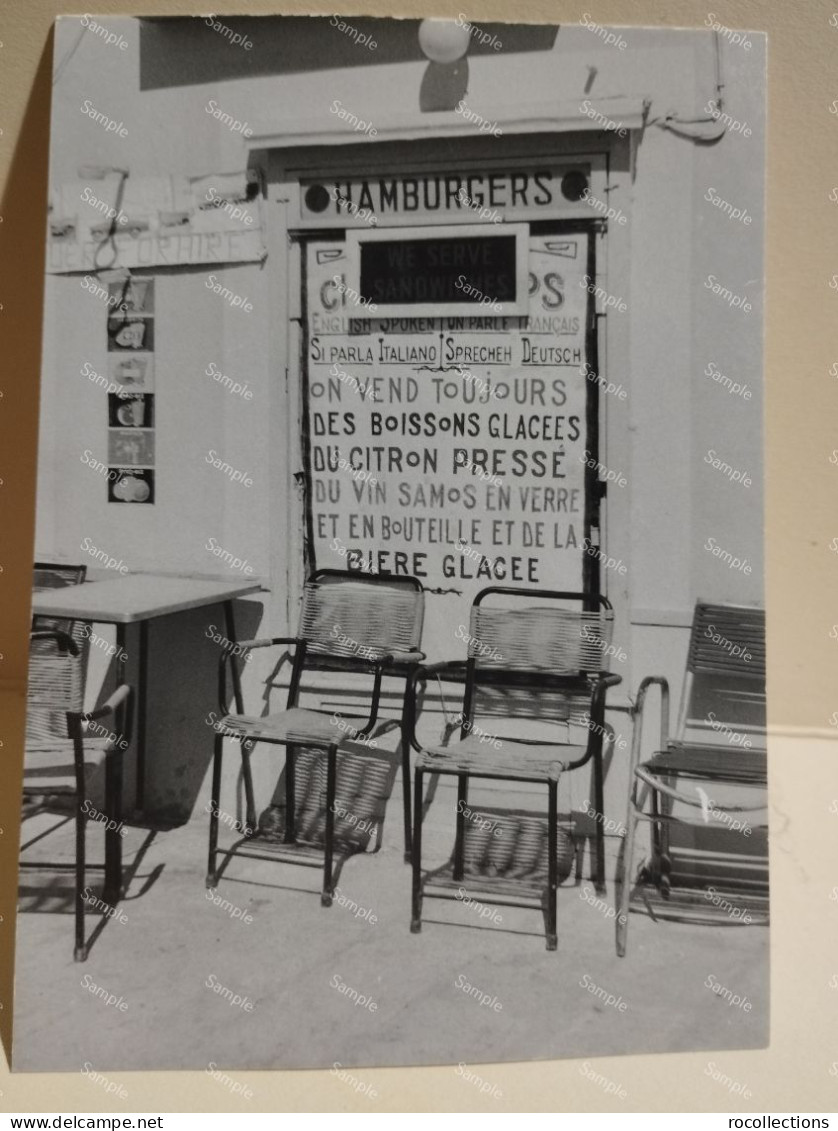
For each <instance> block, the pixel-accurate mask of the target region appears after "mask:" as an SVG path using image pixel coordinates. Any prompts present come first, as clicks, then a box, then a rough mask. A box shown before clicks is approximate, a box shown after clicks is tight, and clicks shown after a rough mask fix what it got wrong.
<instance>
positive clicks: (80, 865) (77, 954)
mask: <svg viewBox="0 0 838 1131" xmlns="http://www.w3.org/2000/svg"><path fill="white" fill-rule="evenodd" d="M83 804H84V801H83V799H82V797H80V796H79V797H78V798H77V799H76V898H75V914H76V922H75V928H76V943H75V947H74V949H73V958H74V960H75V961H76V962H85V961H86V960H87V945H86V943H85V938H84V895H83V894H82V893H83V892H84V872H85V825H86V824H87V818H86V817H85V813H84V810H83V809H82V805H83Z"/></svg>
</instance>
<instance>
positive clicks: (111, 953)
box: [13, 756, 769, 1071]
mask: <svg viewBox="0 0 838 1131" xmlns="http://www.w3.org/2000/svg"><path fill="white" fill-rule="evenodd" d="M254 757H256V756H254ZM231 762H232V759H229V758H228V759H227V766H228V772H229V767H230V763H231ZM393 764H394V765H395V762H394V763H393ZM452 781H453V779H444V778H443V779H440V781H439V785H438V789H437V790H436V793H435V795H434V796H433V801H432V803H431V805H430V809H429V812H428V817H427V820H426V823H425V826H424V828H425V845H424V848H425V850H424V853H423V861H424V862H426V863H427V865H428V866H430V867H436V866H440V865H442V864H443V863H444V861H445V860H446V859H447V858H448V857H449V855H450V852H451V850H452V846H453V831H454V811H455V805H456V794H455V792H454V790H453V787H452V785H451V782H452ZM501 784H503V783H501ZM317 785H319V783H318V782H314V783H313V785H312V789H311V790H310V791H309V792H310V793H311V796H312V797H315V796H316V794H317V793H318V789H317V788H314V787H315V786H317ZM386 789H387V790H388V791H390V795H389V798H386V797H385V798H380V799H379V802H380V804H379V807H378V809H377V810H376V812H377V820H378V823H379V826H380V829H379V834H378V837H379V838H380V843H379V846H378V848H377V850H374V851H366V852H363V853H358V854H356V855H353V856H350V857H348V859H347V860H346V862H345V866H344V867H343V870H342V872H341V873H340V876H339V880H338V885H339V892H340V898H339V899H337V900H336V901H335V903H334V904H333V906H332V907H331V908H328V909H326V908H322V907H321V905H320V899H319V888H320V879H321V875H322V873H321V870H320V869H319V868H303V867H299V866H294V865H291V864H285V863H278V862H276V861H256V860H244V859H233V860H232V861H231V862H230V864H229V866H228V867H227V869H226V872H225V874H224V875H223V876H222V878H221V880H220V882H219V884H218V888H217V893H216V894H217V895H218V896H220V897H222V898H224V899H227V900H229V901H230V902H231V903H232V904H233V905H235V907H237V908H239V909H241V913H242V915H245V914H246V915H249V916H251V917H252V921H250V922H247V921H245V920H243V919H242V918H235V919H233V918H231V916H230V914H229V912H228V911H225V910H223V909H222V908H220V907H218V906H216V905H215V904H214V903H213V902H212V901H211V900H210V899H208V898H207V892H206V890H205V886H204V874H205V861H206V855H205V854H206V839H207V824H208V820H209V817H208V816H207V814H206V813H205V812H204V804H205V802H206V798H205V799H204V803H202V804H201V805H200V806H199V807H197V808H196V812H195V814H194V816H193V819H192V821H191V822H190V823H189V824H188V825H185V826H183V827H181V828H178V829H175V830H173V831H165V832H163V831H158V832H154V831H150V830H145V829H141V828H136V827H131V828H128V829H127V836H126V838H125V841H124V851H125V864H126V882H127V893H126V898H125V899H124V901H123V902H122V903H121V904H120V905H119V910H120V912H121V913H122V915H123V916H124V919H125V920H127V921H123V920H118V919H112V920H110V921H108V922H104V926H103V927H102V929H101V930H99V933H98V934H97V937H96V938H95V941H94V944H93V946H92V949H91V952H90V956H89V958H88V961H87V962H86V963H85V964H77V963H74V962H73V961H72V931H73V925H72V916H71V903H70V896H71V887H70V885H69V877H66V876H65V877H57V876H56V874H51V873H48V872H43V873H42V872H34V873H33V872H27V873H24V879H23V886H22V889H21V891H22V894H21V900H20V908H21V910H20V911H19V914H18V921H17V970H16V997H15V1020H14V1048H13V1069H14V1070H16V1071H34V1070H48V1069H49V1070H64V1071H72V1070H74V1071H79V1069H80V1068H81V1066H82V1065H83V1064H84V1063H85V1062H90V1064H91V1065H92V1066H93V1067H94V1069H95V1070H97V1071H107V1070H108V1069H190V1068H192V1069H194V1068H206V1066H207V1065H208V1064H209V1062H214V1063H215V1065H217V1066H218V1068H220V1069H236V1068H238V1069H243V1068H254V1069H258V1068H263V1069H268V1068H288V1067H330V1066H332V1065H333V1064H334V1063H335V1062H336V1061H339V1062H340V1063H341V1064H342V1065H343V1066H345V1067H354V1066H365V1065H382V1066H387V1065H411V1064H446V1063H448V1064H458V1063H460V1062H465V1063H466V1064H480V1063H481V1062H492V1061H504V1060H525V1059H530V1058H556V1057H583V1056H596V1055H610V1054H618V1053H639V1052H678V1051H688V1050H700V1049H713V1050H722V1049H728V1048H759V1047H764V1046H766V1045H767V1043H768V1017H769V1010H768V974H769V969H768V932H767V931H766V930H764V929H762V928H759V927H723V926H712V927H707V926H695V925H688V924H682V923H671V922H659V923H655V922H653V921H652V920H651V919H650V918H649V917H648V916H647V915H646V914H645V913H639V914H632V915H631V917H630V930H629V949H628V955H627V957H625V958H623V959H619V958H617V957H616V954H615V949H614V922H613V919H606V918H605V916H604V915H603V914H602V913H601V912H600V911H599V910H597V909H596V908H594V907H592V906H591V905H590V903H589V902H588V901H587V899H586V898H585V894H586V893H590V896H591V897H593V888H592V885H591V884H590V883H589V882H588V881H587V880H585V879H583V880H582V881H581V882H579V883H576V882H575V881H574V878H573V877H571V878H569V879H568V880H567V881H566V882H565V883H564V884H563V886H562V887H561V888H560V890H559V949H558V951H557V952H554V953H550V952H548V951H547V950H546V949H545V944H544V936H543V919H542V916H541V913H540V911H539V910H537V909H534V910H530V909H519V908H509V907H503V906H500V907H497V908H496V910H497V913H498V915H500V916H501V919H500V921H499V920H498V919H497V918H494V919H489V918H486V917H484V918H483V919H481V918H480V916H479V913H478V912H477V911H475V910H474V909H473V908H471V907H467V906H465V905H464V904H463V903H459V902H448V901H442V900H427V899H426V901H425V905H424V919H423V929H422V932H421V934H418V935H413V934H411V933H410V931H409V921H410V869H409V867H408V866H407V865H406V864H405V863H404V860H403V846H402V825H401V782H400V778H399V775H398V773H394V774H390V775H389V778H388V781H387V784H386ZM544 792H546V791H544ZM233 794H234V781H233V778H230V780H229V781H228V782H227V784H226V785H225V790H224V796H226V797H227V798H228V799H229V802H230V803H232V801H233ZM339 798H340V795H339ZM260 800H261V804H257V808H259V809H263V808H264V806H265V799H264V798H261V799H260ZM355 800H356V803H357V802H358V798H357V797H356V799H355ZM469 803H470V805H471V806H474V807H478V808H480V807H485V808H488V809H489V810H492V809H494V808H495V807H496V806H498V805H502V806H504V807H508V808H509V809H512V810H516V811H519V812H520V811H522V810H526V811H527V812H530V813H535V814H538V813H541V812H543V808H544V807H545V806H546V797H542V796H541V795H540V794H539V793H536V794H535V795H533V794H532V792H531V791H530V792H528V793H525V792H522V793H520V794H510V793H509V792H508V791H506V792H505V793H504V794H502V795H501V793H499V788H498V786H497V785H496V786H495V787H494V789H491V788H486V787H484V788H483V790H482V791H479V790H477V789H475V790H474V791H473V793H472V794H470V799H469ZM560 808H561V795H560ZM372 812H373V810H370V813H372ZM382 812H383V813H384V819H383V821H382V820H381V813H382ZM491 815H492V814H491V813H490V816H491ZM359 816H360V814H359ZM609 816H611V817H615V818H618V819H622V818H623V817H624V814H623V813H622V812H621V813H618V814H609ZM493 819H495V818H494V817H493ZM499 819H500V820H503V818H499ZM48 827H53V831H52V832H51V833H50V834H49V835H48V836H47V837H45V838H44V839H43V840H41V841H40V842H39V843H38V844H37V845H36V846H34V847H33V848H32V849H30V851H29V854H28V858H30V859H32V858H33V857H38V856H40V857H41V858H43V859H50V860H56V859H59V858H63V859H66V860H68V861H69V860H72V851H73V830H72V825H71V823H70V822H65V823H63V824H62V823H61V818H60V817H59V816H56V815H43V816H38V817H36V818H34V819H33V820H32V821H30V822H28V823H27V824H26V825H25V826H24V840H26V839H28V838H29V837H30V836H31V835H32V834H33V833H34V832H35V831H36V829H37V828H40V829H46V828H48ZM224 831H225V830H223V829H222V843H223V844H228V845H229V844H230V843H232V841H233V839H234V838H233V836H232V835H231V834H230V832H229V830H226V836H225V835H223V834H224ZM376 839H378V838H375V837H374V838H373V842H372V843H371V844H370V845H369V846H368V847H369V848H375V842H376ZM102 841H103V837H102V835H101V831H100V829H99V828H98V827H97V826H96V825H91V826H89V829H88V844H89V846H90V847H89V853H90V856H91V858H92V859H94V860H96V859H101V858H102V857H101V851H102ZM619 844H620V841H619V839H618V838H616V837H611V838H609V840H608V850H609V868H608V880H609V882H608V896H607V899H608V901H609V903H610V902H611V901H612V900H613V896H614V883H613V874H614V861H615V859H616V854H617V850H618V847H619ZM584 871H585V874H587V873H588V872H589V859H588V858H587V856H586V858H585V865H584ZM99 875H101V873H99V874H97V873H92V876H91V886H92V887H94V888H96V887H97V886H98V883H99V880H98V876H99ZM466 886H468V885H467V884H466ZM346 899H352V900H354V901H355V902H356V903H357V904H358V905H361V906H363V907H364V908H366V909H367V910H368V912H369V914H368V915H367V916H366V917H356V916H355V915H354V914H353V911H352V910H351V909H348V908H347V907H346V906H342V905H341V900H346ZM373 915H374V916H375V917H376V921H374V922H373V921H372V916H373ZM102 923H103V920H102V919H101V916H98V915H96V914H90V915H89V916H88V929H89V931H90V932H91V933H93V932H94V931H97V929H98V928H99V927H100V926H101V925H102ZM586 975H587V978H586ZM711 975H712V978H713V980H715V983H718V984H720V985H721V986H723V987H726V988H728V989H729V990H730V991H732V993H734V994H738V995H740V996H741V997H742V998H743V999H745V998H747V1000H748V1001H750V1002H751V1003H752V1008H751V1010H750V1011H745V1010H743V1009H742V1008H740V1007H737V1006H731V1005H728V1004H727V1002H726V1001H725V999H724V998H723V997H721V996H719V995H718V994H717V993H714V992H713V989H712V988H709V987H708V985H707V981H708V978H709V976H711ZM211 976H213V977H211ZM219 983H220V984H221V985H222V986H224V987H227V988H229V990H231V991H232V992H233V993H235V994H238V995H240V996H241V997H242V998H246V999H248V1001H249V1002H250V1003H252V1009H243V1008H241V1007H239V1006H234V1005H230V1004H229V1003H228V1001H227V1000H226V999H225V998H224V997H223V996H220V995H219V993H217V992H215V991H214V990H213V988H212V987H213V986H216V985H218V984H219ZM91 984H92V985H93V986H94V987H101V988H102V989H103V991H107V992H108V993H110V994H112V995H114V997H115V998H119V997H120V995H121V997H122V1000H123V1002H127V1003H128V1008H127V1009H124V1010H120V1009H119V1008H118V1007H117V1006H114V1005H108V1004H107V1003H106V1002H104V1001H103V1000H101V998H100V997H98V996H95V995H94V994H93V993H92V992H91V990H90V986H91ZM592 984H593V985H595V986H598V987H601V988H602V989H603V991H606V992H607V993H609V994H611V995H613V996H614V997H615V998H619V997H620V996H621V997H622V1000H623V1001H624V1002H625V1003H626V1008H625V1009H619V1008H615V1007H614V1006H613V1005H607V1004H605V1003H604V1002H603V1001H602V1000H601V998H600V997H598V996H595V995H594V994H593V993H592V992H591V990H590V989H589V987H590V986H591V985H592ZM469 986H472V987H478V988H479V990H480V991H482V992H483V993H484V994H485V995H486V999H485V1001H486V1003H485V1004H481V1002H480V1001H478V1000H476V998H475V997H474V996H472V995H470V994H469V993H468V992H467V990H468V987H469ZM341 987H351V988H352V989H353V990H357V991H358V993H359V994H362V995H366V996H367V997H368V999H369V1000H370V1001H371V1002H375V1004H376V1009H375V1010H374V1011H372V1010H370V1009H368V1008H366V1007H365V1006H363V1005H354V1004H353V1002H352V1000H351V998H350V996H348V994H347V993H346V992H344V991H342V988H341ZM489 999H491V1001H490V1000H489ZM492 1003H494V1006H497V1005H500V1008H499V1009H498V1008H496V1007H493V1004H492ZM618 1004H619V1003H618Z"/></svg>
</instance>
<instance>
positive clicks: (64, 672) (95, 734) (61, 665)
mask: <svg viewBox="0 0 838 1131" xmlns="http://www.w3.org/2000/svg"><path fill="white" fill-rule="evenodd" d="M41 619H42V618H37V620H38V621H40V620H41ZM70 623H71V624H72V626H73V630H72V634H68V633H65V632H62V631H61V630H60V629H58V628H40V627H39V628H38V629H36V630H35V631H34V632H33V633H32V637H31V648H30V655H29V687H28V693H27V714H26V749H25V756H24V766H23V798H24V819H27V818H29V817H32V816H34V815H35V814H36V813H39V812H42V811H43V810H45V809H49V808H50V807H51V806H52V805H54V804H55V802H56V800H57V799H58V798H63V799H65V800H66V799H70V800H71V801H72V803H73V808H74V817H75V825H76V858H75V863H74V864H72V865H69V867H72V868H73V869H74V870H75V880H76V883H75V946H74V951H73V956H74V958H75V960H76V961H77V962H84V961H85V959H86V958H87V952H88V944H87V942H86V939H85V926H84V912H85V904H84V897H83V892H84V888H85V874H86V871H87V870H90V869H94V868H100V867H102V865H88V864H87V862H86V847H85V831H86V825H87V821H88V819H89V809H90V806H91V805H92V802H91V799H90V792H89V788H88V787H89V783H90V778H91V775H92V774H93V773H94V772H95V771H96V770H98V768H99V767H100V766H101V765H102V763H103V762H104V764H105V802H104V816H105V818H106V819H107V820H108V821H111V822H114V823H113V827H109V828H108V829H106V832H105V863H104V870H105V887H104V893H103V897H104V900H105V902H106V903H108V904H110V905H111V906H115V905H116V903H117V902H118V901H119V897H120V889H121V883H122V841H121V838H120V833H119V828H118V826H119V822H120V820H121V795H122V763H123V756H124V751H125V749H127V746H128V744H129V743H130V740H131V734H130V727H131V689H130V688H129V687H128V685H127V684H123V685H121V686H120V687H118V688H117V689H116V691H115V692H114V693H113V695H111V696H110V698H109V699H108V700H107V702H106V703H105V704H103V706H101V707H99V708H98V709H97V710H95V711H89V712H86V711H85V710H84V691H85V674H86V661H87V648H88V647H89V641H88V639H87V638H86V637H85V636H83V635H81V633H80V631H79V627H80V626H79V624H78V622H70ZM79 637H80V639H79ZM110 717H113V719H114V724H115V725H114V729H113V731H110V730H108V729H106V728H105V727H104V726H103V724H102V723H100V722H99V720H101V719H105V718H110ZM102 731H104V735H102ZM35 799H39V803H38V804H32V802H33V801H34V800H35ZM94 811H95V808H94ZM24 847H25V846H24ZM21 867H22V868H36V869H39V870H45V869H48V870H50V871H52V870H62V869H64V868H66V867H68V865H66V864H64V863H60V864H53V863H46V862H42V861H37V862H35V861H28V860H22V861H21Z"/></svg>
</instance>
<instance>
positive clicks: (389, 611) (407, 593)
mask: <svg viewBox="0 0 838 1131" xmlns="http://www.w3.org/2000/svg"><path fill="white" fill-rule="evenodd" d="M423 615H424V591H423V589H422V585H421V583H420V582H419V581H418V580H417V579H416V578H413V577H398V578H396V577H381V576H378V575H372V576H370V575H361V574H358V573H353V572H346V571H342V570H319V571H318V572H316V573H315V574H314V575H313V576H312V577H311V578H310V579H309V581H308V582H306V584H305V586H304V590H303V601H302V609H301V612H300V624H299V631H298V634H297V636H295V637H274V638H272V639H266V640H246V641H241V642H240V643H241V647H242V648H244V649H248V650H249V649H254V648H268V647H275V646H283V647H287V646H292V647H293V660H292V668H291V678H290V683H289V687H288V697H287V703H286V709H285V710H284V711H280V712H276V713H272V714H271V713H269V714H267V715H264V716H262V717H257V716H255V715H245V714H230V713H228V709H227V705H226V704H227V680H226V670H227V663H228V662H229V661H230V659H231V656H230V654H228V653H226V652H225V654H224V655H223V656H222V657H221V661H220V665H219V698H220V703H221V714H222V716H223V717H222V718H221V719H220V720H219V722H218V723H217V725H216V738H215V755H214V760H213V775H212V799H211V800H212V806H211V817H210V830H209V861H208V866H207V878H206V883H207V887H209V888H214V887H215V886H216V883H217V880H218V873H217V866H216V859H217V856H218V855H219V854H226V855H228V856H234V855H237V856H249V857H252V858H255V859H276V858H277V853H276V852H274V853H273V854H271V855H265V854H263V853H260V852H258V851H254V850H253V849H250V848H248V849H242V848H235V849H219V848H218V812H219V800H220V790H221V766H222V755H223V746H224V738H225V737H228V738H235V739H238V740H239V743H240V746H241V753H242V774H243V777H244V782H245V795H246V798H247V808H248V812H247V818H246V819H247V832H246V835H248V836H250V837H251V838H252V839H250V840H249V841H248V843H249V844H254V843H255V841H256V839H257V838H256V837H253V834H254V833H256V832H257V829H256V814H255V810H254V807H253V784H252V779H251V771H250V753H251V750H252V747H253V745H254V743H256V742H267V743H269V744H273V745H278V746H284V747H285V748H286V759H285V814H284V828H283V829H282V830H281V832H282V840H283V844H284V846H285V847H286V848H288V847H289V846H290V848H299V849H300V851H299V852H295V853H293V859H294V860H295V861H296V862H298V863H302V864H308V865H312V864H314V865H316V866H318V865H319V850H318V852H317V856H318V859H316V860H313V859H311V858H310V856H311V849H312V848H313V846H312V845H308V844H305V843H304V842H303V838H302V837H298V831H297V817H298V814H297V798H296V781H295V762H296V755H297V747H305V748H306V749H307V750H313V751H314V752H318V751H319V752H320V754H321V756H322V754H323V753H325V755H326V761H327V766H326V813H325V845H324V858H323V888H322V893H321V902H322V904H323V906H325V907H328V906H329V905H330V904H331V903H332V897H333V894H334V885H333V879H332V869H333V856H334V840H335V837H334V808H335V806H334V802H335V791H336V784H337V781H336V779H337V751H338V748H339V747H340V746H341V745H342V744H343V743H344V742H345V741H346V737H347V733H349V731H350V728H351V731H352V733H353V737H355V738H364V737H366V736H368V735H369V734H371V732H372V731H373V729H374V728H375V726H376V723H377V721H378V711H379V702H380V697H381V682H382V678H383V677H384V676H385V675H395V676H402V677H404V678H405V679H407V677H408V676H409V675H411V674H412V672H413V670H414V668H415V667H416V666H417V665H418V664H419V663H420V662H421V660H423V659H424V653H422V652H421V651H420V650H419V645H420V643H421V638H422V620H423ZM312 671H325V672H334V673H337V672H346V673H355V674H359V673H360V674H364V675H367V676H370V677H372V688H371V691H370V697H369V711H368V715H367V716H366V717H351V716H341V719H340V722H341V724H342V728H340V729H339V727H338V726H337V725H336V724H335V723H334V721H333V719H332V715H333V712H331V711H324V710H316V709H310V708H303V707H300V706H299V696H300V686H301V682H302V679H303V676H304V675H305V674H306V673H308V672H312ZM270 682H271V681H270V677H269V685H270ZM344 728H345V729H344ZM401 733H402V744H401V745H402V776H403V779H404V782H405V785H404V807H405V849H406V852H407V851H409V845H410V839H409V838H410V823H409V822H410V748H409V745H408V743H407V742H406V741H405V718H404V706H403V710H402V720H401Z"/></svg>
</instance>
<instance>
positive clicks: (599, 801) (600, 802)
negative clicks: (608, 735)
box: [594, 751, 605, 895]
mask: <svg viewBox="0 0 838 1131" xmlns="http://www.w3.org/2000/svg"><path fill="white" fill-rule="evenodd" d="M602 778H603V774H602V752H601V751H600V752H599V753H598V754H597V755H596V757H595V758H594V805H595V806H596V811H597V813H598V814H599V816H598V817H597V821H596V830H595V837H596V870H595V873H594V890H595V891H596V893H597V895H604V894H605V828H604V816H605V814H604V808H605V791H604V789H603V780H602Z"/></svg>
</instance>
